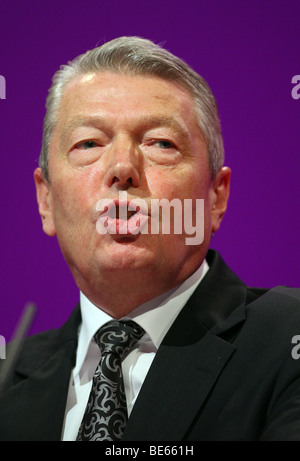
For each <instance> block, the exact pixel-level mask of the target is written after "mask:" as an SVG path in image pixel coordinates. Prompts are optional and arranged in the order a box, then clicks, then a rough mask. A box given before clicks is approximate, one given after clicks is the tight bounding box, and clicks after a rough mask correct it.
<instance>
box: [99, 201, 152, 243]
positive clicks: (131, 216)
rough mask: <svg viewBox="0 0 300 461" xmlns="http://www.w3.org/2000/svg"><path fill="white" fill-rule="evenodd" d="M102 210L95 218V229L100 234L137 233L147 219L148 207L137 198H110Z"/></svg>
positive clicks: (143, 227) (143, 226)
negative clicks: (96, 218) (130, 199)
mask: <svg viewBox="0 0 300 461" xmlns="http://www.w3.org/2000/svg"><path fill="white" fill-rule="evenodd" d="M102 210H103V211H102V213H101V214H100V216H99V218H98V220H97V230H98V232H99V233H101V234H104V233H109V234H122V235H137V234H138V233H139V232H141V231H142V229H145V224H146V223H147V222H148V220H149V215H148V208H147V207H146V206H145V204H144V205H141V204H140V203H139V201H138V199H137V200H132V201H129V200H122V201H121V200H110V201H109V202H108V203H107V202H106V203H105V206H103V208H102ZM143 233H145V232H143Z"/></svg>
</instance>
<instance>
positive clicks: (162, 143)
mask: <svg viewBox="0 0 300 461" xmlns="http://www.w3.org/2000/svg"><path fill="white" fill-rule="evenodd" d="M154 145H158V147H159V148H160V149H172V148H173V147H175V146H174V144H173V143H172V142H171V141H168V140H167V139H161V140H159V141H156V142H155V143H154Z"/></svg>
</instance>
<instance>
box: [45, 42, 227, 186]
mask: <svg viewBox="0 0 300 461" xmlns="http://www.w3.org/2000/svg"><path fill="white" fill-rule="evenodd" d="M97 71H100V72H101V71H102V72H104V71H110V72H117V73H120V74H127V75H150V76H151V75H152V76H156V77H161V78H163V79H165V80H169V81H174V82H176V83H179V84H180V85H182V86H183V87H184V88H186V89H187V90H188V91H189V93H190V94H191V95H192V97H193V98H194V102H195V109H196V112H197V114H198V124H199V127H200V130H201V132H202V135H203V137H204V139H205V142H206V145H207V149H208V154H209V164H210V170H211V174H212V177H215V175H216V174H217V172H218V171H219V169H220V168H221V167H222V166H223V162H224V147H223V139H222V133H221V125H220V119H219V113H218V107H217V103H216V100H215V97H214V95H213V94H212V91H211V90H210V88H209V86H208V84H207V83H206V81H205V80H204V79H203V78H202V77H201V76H200V75H199V74H198V73H196V72H195V71H194V70H193V69H192V68H191V67H190V66H189V65H188V64H186V63H185V62H184V61H183V60H182V59H180V58H178V57H176V56H174V55H173V54H172V53H170V52H169V51H167V50H166V49H164V48H162V47H161V46H159V45H156V44H154V43H153V42H151V41H150V40H147V39H143V38H140V37H120V38H116V39H114V40H111V41H110V42H107V43H105V44H104V45H102V46H99V47H96V48H94V49H92V50H90V51H87V52H86V53H84V54H82V55H80V56H78V57H77V58H75V59H74V60H73V61H70V62H69V63H68V64H67V65H64V66H61V68H60V69H59V70H58V71H57V72H56V73H55V74H54V76H53V80H52V85H51V87H50V89H49V93H48V97H47V101H46V115H45V119H44V125H43V140H42V149H41V154H40V158H39V165H40V167H41V168H42V170H43V173H44V176H45V178H46V179H47V180H49V171H48V153H49V152H48V151H49V145H50V141H51V136H52V133H53V130H54V128H55V124H56V116H57V111H58V109H59V105H60V102H61V98H62V96H63V91H64V89H65V87H66V85H67V84H68V83H69V82H70V81H71V80H72V79H73V78H75V77H76V76H79V75H84V74H87V73H90V72H97Z"/></svg>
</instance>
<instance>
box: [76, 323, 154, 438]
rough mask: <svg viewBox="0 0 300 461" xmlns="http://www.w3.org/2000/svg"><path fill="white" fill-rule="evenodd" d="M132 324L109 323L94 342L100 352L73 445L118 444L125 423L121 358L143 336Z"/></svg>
mask: <svg viewBox="0 0 300 461" xmlns="http://www.w3.org/2000/svg"><path fill="white" fill-rule="evenodd" d="M144 333H145V332H144V330H143V329H142V328H141V327H140V326H139V325H137V324H136V323H135V322H133V321H117V320H112V321H110V322H108V323H106V324H105V325H103V326H102V327H101V328H100V329H99V330H98V331H97V333H96V334H95V336H94V338H95V341H96V343H97V344H98V346H99V348H100V351H101V360H100V362H99V365H98V366H97V368H96V371H95V374H94V377H93V384H92V390H91V393H90V396H89V400H88V404H87V407H86V410H85V414H84V417H83V420H82V423H81V425H80V428H79V432H78V435H77V439H76V440H77V441H104V440H120V439H121V437H122V434H123V432H124V429H125V424H126V421H127V405H126V395H125V390H124V382H123V376H122V367H121V362H122V357H123V356H124V354H125V353H126V352H127V351H129V350H130V349H131V348H132V347H133V346H134V344H135V343H136V342H137V341H138V340H139V339H141V337H142V336H143V335H144Z"/></svg>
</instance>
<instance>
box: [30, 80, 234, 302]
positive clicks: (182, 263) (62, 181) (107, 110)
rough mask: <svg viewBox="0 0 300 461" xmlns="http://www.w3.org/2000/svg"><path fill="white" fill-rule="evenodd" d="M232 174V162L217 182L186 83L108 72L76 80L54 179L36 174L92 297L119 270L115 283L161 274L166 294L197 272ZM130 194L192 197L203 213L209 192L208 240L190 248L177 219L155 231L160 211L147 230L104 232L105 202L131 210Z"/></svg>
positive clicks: (46, 212)
mask: <svg viewBox="0 0 300 461" xmlns="http://www.w3.org/2000/svg"><path fill="white" fill-rule="evenodd" d="M229 175H230V171H229V170H228V169H225V168H224V169H222V170H221V171H220V173H219V175H218V176H217V178H216V179H215V180H212V178H211V173H210V169H209V161H208V154H207V148H206V144H205V142H204V140H203V137H202V135H201V131H200V129H199V127H198V124H197V115H196V113H195V110H194V103H193V100H192V97H191V96H190V94H189V93H188V92H187V91H186V90H185V89H184V88H183V87H181V86H180V85H177V84H176V83H172V82H169V81H165V80H163V79H160V78H156V77H149V76H122V75H119V74H115V73H109V72H103V73H96V74H88V75H85V76H81V77H77V78H76V79H74V80H73V81H71V82H70V83H69V84H68V86H67V87H66V89H65V92H64V96H63V98H62V101H61V104H60V108H59V111H58V118H57V125H56V127H55V130H54V133H53V137H52V140H51V144H50V151H49V184H48V183H47V181H45V180H44V179H43V175H42V173H41V170H40V169H37V170H36V171H35V180H36V184H37V192H38V201H39V206H40V213H41V215H43V216H44V219H43V227H44V231H45V232H46V233H47V234H48V235H51V236H54V235H57V237H58V240H59V244H60V247H61V250H62V253H63V255H64V257H65V259H66V261H67V263H68V265H69V267H70V269H71V271H72V273H73V276H74V278H75V280H76V282H77V284H78V286H79V288H80V289H82V290H83V291H85V292H86V293H87V294H88V291H89V288H88V287H89V286H90V287H91V286H93V287H94V288H93V290H95V287H97V286H98V287H99V290H101V286H102V287H103V284H104V285H105V280H111V276H113V277H114V279H113V280H114V281H115V283H118V281H119V282H120V283H121V282H122V281H123V280H126V278H128V283H130V280H131V281H134V280H135V281H136V284H139V283H140V285H141V286H145V287H146V285H147V284H148V285H147V286H150V285H151V283H152V282H151V281H152V280H153V284H154V283H155V284H156V287H157V286H158V285H159V286H160V285H161V287H160V288H158V291H163V290H166V289H168V288H171V287H172V286H175V285H176V284H178V283H179V282H181V281H183V280H184V279H185V278H187V277H188V276H189V275H190V274H191V273H192V272H194V270H195V269H196V268H197V267H198V266H199V264H200V263H201V262H202V260H203V258H204V257H205V254H206V252H207V249H208V245H209V241H210V236H211V232H212V231H213V232H215V231H216V230H217V229H218V227H219V224H220V221H221V219H222V216H223V214H224V212H225V209H226V203H227V198H228V188H229ZM121 191H122V193H123V194H124V193H126V194H127V195H126V197H127V199H128V201H131V200H135V199H143V200H144V202H146V203H147V204H148V205H149V210H150V204H151V201H152V200H153V199H158V200H161V199H167V200H168V201H172V200H173V199H179V200H180V201H181V203H182V204H183V203H184V202H183V201H184V199H192V200H193V202H192V203H193V209H194V211H195V203H196V199H204V211H205V220H204V240H203V242H202V243H201V244H200V245H186V237H187V235H186V234H185V233H184V232H183V233H181V234H175V233H174V232H172V226H171V233H168V234H166V233H162V232H160V233H159V234H157V233H155V234H154V233H151V231H150V229H151V219H152V218H151V215H150V213H149V216H147V217H146V220H147V225H148V229H149V231H148V232H147V233H146V232H145V233H142V232H138V233H135V234H134V235H133V234H130V232H129V233H127V234H120V233H110V232H107V233H103V234H101V233H99V228H98V229H97V220H98V219H99V214H100V211H99V206H98V207H97V204H99V201H103V200H104V199H108V200H112V201H115V202H113V203H115V204H116V205H117V207H116V209H117V210H118V209H119V205H120V209H121V205H122V203H121V202H118V199H119V198H120V195H119V192H121ZM100 203H102V202H100ZM123 205H124V204H123ZM182 209H183V208H182ZM102 218H103V217H102ZM114 222H117V220H116V221H114ZM193 222H194V224H195V221H193ZM106 225H107V222H106ZM125 227H126V226H125ZM158 279H160V281H159V282H158ZM134 288H135V287H132V286H128V290H133V289H134ZM155 294H159V293H156V292H155V290H154V295H155ZM92 297H93V299H95V295H92ZM141 299H142V298H141Z"/></svg>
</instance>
